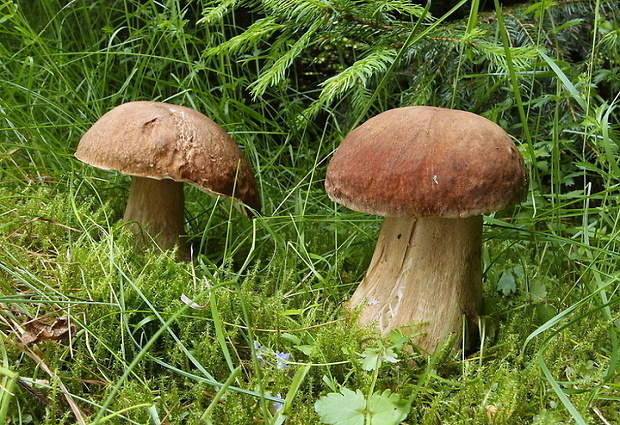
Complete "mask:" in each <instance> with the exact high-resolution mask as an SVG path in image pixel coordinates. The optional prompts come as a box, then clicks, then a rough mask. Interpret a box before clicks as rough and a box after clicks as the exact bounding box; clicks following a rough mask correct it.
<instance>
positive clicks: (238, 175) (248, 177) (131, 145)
mask: <svg viewBox="0 0 620 425" xmlns="http://www.w3.org/2000/svg"><path fill="white" fill-rule="evenodd" d="M75 156H76V157H77V158H78V159H79V160H81V161H83V162H85V163H87V164H90V165H92V166H94V167H97V168H101V169H104V170H114V171H119V172H121V173H123V174H127V175H131V176H139V177H147V178H151V179H156V180H162V179H172V180H175V181H178V182H185V183H189V184H192V185H194V186H196V187H198V188H199V189H201V190H202V191H204V192H207V193H210V194H215V195H224V196H227V197H231V198H234V199H238V200H240V201H242V202H243V203H245V204H246V205H248V206H250V207H252V208H254V209H256V210H260V198H259V196H258V189H257V187H256V180H255V178H254V174H253V172H252V169H251V167H250V164H249V162H248V161H247V159H246V157H245V156H244V155H243V153H242V152H241V150H240V149H239V147H238V146H237V145H236V144H235V142H234V141H233V140H232V138H231V137H230V136H229V135H228V133H226V132H225V131H224V130H223V129H222V128H221V127H220V126H218V125H217V124H216V123H214V122H213V121H212V120H211V119H209V118H208V117H206V116H205V115H203V114H201V113H200V112H198V111H196V110H194V109H190V108H186V107H184V106H178V105H171V104H167V103H162V102H148V101H138V102H128V103H124V104H122V105H120V106H117V107H116V108H114V109H112V110H110V111H108V112H107V113H106V114H104V115H103V116H102V117H101V118H100V119H99V120H98V121H97V122H95V124H93V126H92V127H91V128H90V129H89V130H88V131H87V132H86V133H85V134H84V135H83V136H82V139H81V140H80V143H79V144H78V147H77V151H76V152H75Z"/></svg>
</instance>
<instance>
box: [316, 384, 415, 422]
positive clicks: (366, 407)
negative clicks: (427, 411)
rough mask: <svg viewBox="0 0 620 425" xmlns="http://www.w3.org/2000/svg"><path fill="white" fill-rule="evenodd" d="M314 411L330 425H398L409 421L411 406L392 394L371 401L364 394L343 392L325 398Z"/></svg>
mask: <svg viewBox="0 0 620 425" xmlns="http://www.w3.org/2000/svg"><path fill="white" fill-rule="evenodd" d="M314 410H315V411H316V412H317V413H318V414H319V417H320V418H321V421H322V422H323V423H324V424H329V425H398V424H399V423H400V422H401V421H403V420H404V419H405V418H406V417H407V415H408V414H409V411H410V410H411V406H410V404H409V402H408V401H407V400H403V399H402V398H401V397H400V395H398V394H393V393H392V392H391V391H390V390H385V391H383V393H379V392H376V393H374V394H373V395H372V396H371V397H370V401H367V400H366V398H365V397H364V394H362V392H361V391H360V390H356V391H352V390H349V389H347V388H342V389H341V390H340V393H330V394H327V395H326V396H324V397H321V398H320V399H319V400H318V401H317V402H316V403H315V404H314ZM367 417H368V419H369V421H370V422H369V423H368V422H366V418H367Z"/></svg>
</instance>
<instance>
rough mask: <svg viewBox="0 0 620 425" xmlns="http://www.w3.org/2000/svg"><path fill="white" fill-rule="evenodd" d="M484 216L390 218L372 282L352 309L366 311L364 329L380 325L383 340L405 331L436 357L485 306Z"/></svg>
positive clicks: (352, 303) (378, 249) (368, 280)
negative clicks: (467, 319) (394, 331)
mask: <svg viewBox="0 0 620 425" xmlns="http://www.w3.org/2000/svg"><path fill="white" fill-rule="evenodd" d="M481 248H482V216H474V217H468V218H456V219H451V218H450V219H449V218H435V217H431V218H412V217H387V218H386V219H385V221H384V222H383V226H382V227H381V233H380V235H379V239H378V241H377V246H376V248H375V252H374V255H373V258H372V260H371V263H370V266H369V268H368V272H367V274H366V277H365V278H364V280H363V281H362V283H360V285H359V287H358V288H357V290H356V291H355V293H354V294H353V296H352V298H351V300H350V302H349V307H350V308H351V309H354V308H357V307H358V306H360V305H362V308H361V315H360V323H361V324H362V325H366V324H370V323H375V324H376V325H377V326H378V328H379V330H380V331H381V333H382V335H385V334H387V333H388V332H389V331H390V330H392V329H396V328H403V327H408V326H409V325H412V324H414V323H420V322H428V323H424V324H421V325H415V326H412V327H410V328H409V327H408V328H407V329H404V330H405V331H407V332H409V333H410V334H411V335H415V334H416V333H418V332H423V333H424V334H423V335H421V336H416V337H414V338H413V339H414V342H415V343H416V344H417V345H419V346H420V347H422V348H424V349H426V350H428V351H431V352H432V351H433V350H434V349H435V348H436V347H437V346H438V345H439V344H441V343H442V342H443V341H445V339H446V338H447V337H448V336H450V335H452V334H454V335H456V336H457V340H459V341H460V338H461V337H462V328H463V318H464V317H475V316H476V315H477V314H478V312H479V310H480V307H481V303H482V282H481V275H482V264H481Z"/></svg>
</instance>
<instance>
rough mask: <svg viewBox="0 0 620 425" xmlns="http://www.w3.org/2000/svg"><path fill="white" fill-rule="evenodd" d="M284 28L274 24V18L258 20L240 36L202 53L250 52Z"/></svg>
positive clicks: (235, 53)
mask: <svg viewBox="0 0 620 425" xmlns="http://www.w3.org/2000/svg"><path fill="white" fill-rule="evenodd" d="M283 28H284V25H282V24H279V23H278V22H276V19H275V18H274V17H271V16H270V17H267V18H262V19H259V20H258V21H256V22H254V23H253V24H252V25H250V26H249V27H248V29H247V30H245V31H244V32H243V33H242V34H239V35H237V36H235V37H232V38H230V39H228V40H226V41H225V42H224V43H222V44H220V45H218V46H216V47H210V48H208V49H206V50H205V51H204V55H205V56H215V55H220V54H230V55H238V54H242V53H245V52H247V51H250V50H252V49H254V48H255V47H257V46H258V45H259V44H261V43H263V42H265V40H266V39H267V38H269V37H270V36H271V35H272V34H273V33H274V32H276V31H278V30H281V29H283Z"/></svg>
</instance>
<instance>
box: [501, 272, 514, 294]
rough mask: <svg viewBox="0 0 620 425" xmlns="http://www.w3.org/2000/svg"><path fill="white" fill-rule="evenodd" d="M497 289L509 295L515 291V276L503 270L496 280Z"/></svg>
mask: <svg viewBox="0 0 620 425" xmlns="http://www.w3.org/2000/svg"><path fill="white" fill-rule="evenodd" d="M497 290H498V291H501V293H502V294H504V295H510V294H512V293H514V292H516V291H517V284H516V283H515V277H514V276H513V275H512V273H510V272H503V273H502V276H501V277H500V278H499V281H498V282H497Z"/></svg>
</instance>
